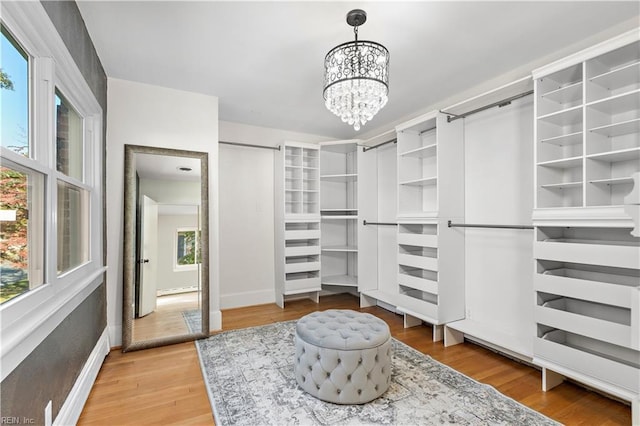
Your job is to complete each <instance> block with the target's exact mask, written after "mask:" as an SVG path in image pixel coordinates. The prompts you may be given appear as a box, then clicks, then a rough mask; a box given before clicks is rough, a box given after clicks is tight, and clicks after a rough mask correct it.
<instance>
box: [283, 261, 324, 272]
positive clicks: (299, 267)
mask: <svg viewBox="0 0 640 426" xmlns="http://www.w3.org/2000/svg"><path fill="white" fill-rule="evenodd" d="M319 270H320V262H300V263H287V264H286V265H285V266H284V272H285V273H287V274H291V273H295V272H309V271H319Z"/></svg>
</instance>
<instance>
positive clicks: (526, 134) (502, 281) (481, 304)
mask: <svg viewBox="0 0 640 426" xmlns="http://www.w3.org/2000/svg"><path fill="white" fill-rule="evenodd" d="M464 120H465V123H464V124H465V127H464V131H465V221H466V223H477V224H503V225H531V213H532V209H533V97H532V96H528V97H526V98H523V99H520V100H518V101H514V102H513V103H512V104H511V105H509V106H505V107H502V108H492V109H489V110H486V111H483V112H481V113H478V114H475V115H472V116H469V117H467V118H465V119H464ZM461 260H462V259H461ZM464 262H465V268H466V269H465V294H466V300H465V305H466V318H467V319H472V320H474V321H478V322H479V323H482V324H484V325H486V326H488V327H489V328H491V329H493V330H494V331H495V332H496V335H497V334H498V333H502V334H504V335H507V336H512V340H514V342H513V343H514V346H518V345H519V346H520V352H519V353H521V354H522V355H530V354H531V352H532V350H533V348H532V346H531V345H532V343H531V338H530V337H531V335H532V334H531V333H532V330H531V327H532V321H533V231H532V230H515V229H481V228H475V229H474V228H466V229H465V258H464ZM515 340H520V341H519V342H515Z"/></svg>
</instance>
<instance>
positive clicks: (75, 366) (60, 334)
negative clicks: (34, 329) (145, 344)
mask: <svg viewBox="0 0 640 426" xmlns="http://www.w3.org/2000/svg"><path fill="white" fill-rule="evenodd" d="M41 4H42V5H43V7H44V9H45V11H46V12H47V14H48V15H49V17H50V18H51V21H52V22H53V24H54V25H55V27H56V28H57V30H58V33H59V34H60V35H61V37H62V39H63V41H64V43H65V45H66V46H67V49H68V50H69V52H70V53H71V56H72V57H73V59H74V61H75V62H76V64H77V66H78V68H79V69H80V71H81V72H82V75H83V76H84V78H85V80H86V81H87V83H88V84H89V87H90V88H91V90H92V91H93V93H94V95H95V97H96V99H97V100H98V102H99V104H100V106H101V107H102V112H103V132H102V134H103V138H102V141H103V142H102V152H103V159H106V157H105V156H104V153H105V142H104V141H105V140H106V137H105V136H106V131H105V130H106V116H107V76H106V74H105V72H104V69H103V67H102V64H101V63H100V59H99V58H98V55H97V54H96V51H95V48H94V46H93V43H92V41H91V38H90V37H89V33H88V32H87V29H86V27H85V25H84V21H83V20H82V16H81V15H80V11H79V10H78V7H77V5H76V3H75V2H72V1H43V2H41ZM103 169H104V162H103ZM104 176H105V175H104V170H103V194H104V185H105V183H106V180H105V178H104ZM104 209H105V206H104V197H103V211H104ZM103 217H106V216H104V215H103ZM103 229H104V226H103ZM105 234H106V232H104V231H103V235H105ZM104 241H105V248H104V256H106V252H107V250H106V238H105V239H104ZM105 262H106V258H105V260H104V261H103V264H104V263H105ZM98 279H99V280H100V281H101V284H100V285H99V286H98V287H97V288H96V290H94V291H93V292H92V293H91V295H90V296H89V297H87V298H86V299H85V300H84V301H83V302H82V303H80V305H79V306H78V307H77V308H76V309H75V310H74V311H73V312H72V313H71V314H70V315H69V316H68V317H67V318H65V319H64V320H63V321H62V322H61V323H60V324H59V325H58V326H57V327H56V328H55V329H54V330H53V332H52V333H51V334H49V336H47V337H46V338H45V339H44V340H43V341H42V343H40V345H38V347H36V348H35V349H34V350H33V352H31V354H29V356H28V357H27V358H26V359H24V360H23V361H22V363H20V365H18V367H16V368H15V369H14V370H13V371H12V372H11V373H10V374H9V375H8V376H7V377H6V378H5V379H4V380H3V381H2V383H0V401H2V407H1V416H3V417H6V416H11V417H18V418H20V419H33V423H32V424H35V425H42V424H44V409H45V406H46V405H47V403H48V402H49V400H51V401H52V408H53V409H52V414H53V419H55V418H56V416H57V415H58V412H59V411H60V408H61V407H62V404H63V403H64V401H65V400H66V398H67V396H68V395H69V392H70V391H71V389H72V387H73V385H74V384H75V382H76V379H77V378H78V376H79V375H80V372H81V371H82V368H83V367H84V365H85V363H86V361H87V359H88V357H89V355H90V353H91V351H92V350H93V349H94V347H95V345H96V343H97V342H98V339H99V338H100V336H101V334H102V332H103V331H104V329H105V328H106V326H107V311H106V308H107V307H106V303H107V302H106V300H107V299H106V285H105V277H104V276H102V277H100V278H98Z"/></svg>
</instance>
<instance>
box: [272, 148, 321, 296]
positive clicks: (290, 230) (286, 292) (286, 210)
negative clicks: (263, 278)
mask: <svg viewBox="0 0 640 426" xmlns="http://www.w3.org/2000/svg"><path fill="white" fill-rule="evenodd" d="M319 178H320V152H319V147H318V146H317V145H311V144H304V143H296V142H286V143H285V144H284V146H283V147H282V149H281V154H280V156H279V158H278V160H277V164H276V166H275V179H276V188H283V190H282V191H275V192H276V194H277V195H276V200H275V203H276V206H275V212H276V214H275V220H276V223H275V232H276V238H275V244H276V247H275V257H276V264H275V273H276V279H275V282H276V303H277V304H278V305H279V306H280V307H284V303H285V301H286V299H287V297H288V296H296V297H299V296H300V295H301V294H308V295H309V296H310V297H311V298H312V299H314V300H316V301H317V300H318V292H319V291H320V290H321V283H320V249H321V247H320V236H321V232H320V179H319Z"/></svg>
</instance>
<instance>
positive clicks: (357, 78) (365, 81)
mask: <svg viewBox="0 0 640 426" xmlns="http://www.w3.org/2000/svg"><path fill="white" fill-rule="evenodd" d="M366 20H367V14H366V12H365V11H364V10H360V9H355V10H352V11H351V12H349V13H347V24H349V25H351V26H352V27H353V33H354V34H355V41H348V42H346V43H342V44H340V45H338V46H336V47H334V48H333V49H331V50H330V51H329V53H327V56H325V58H324V91H323V96H324V100H325V105H326V106H327V109H328V110H329V111H331V112H332V113H334V114H335V115H337V116H338V117H340V118H341V119H342V121H343V122H345V123H349V125H351V126H353V128H354V129H355V130H356V131H357V130H360V126H363V125H364V124H365V123H366V122H367V121H369V120H371V119H372V118H373V116H374V115H376V114H377V113H378V111H380V109H382V107H384V106H385V105H386V103H387V100H388V98H387V94H388V93H389V51H388V50H387V48H386V47H384V46H383V45H381V44H380V43H376V42H373V41H364V40H362V41H359V40H358V27H359V26H360V25H362V24H364V23H365V21H366Z"/></svg>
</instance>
